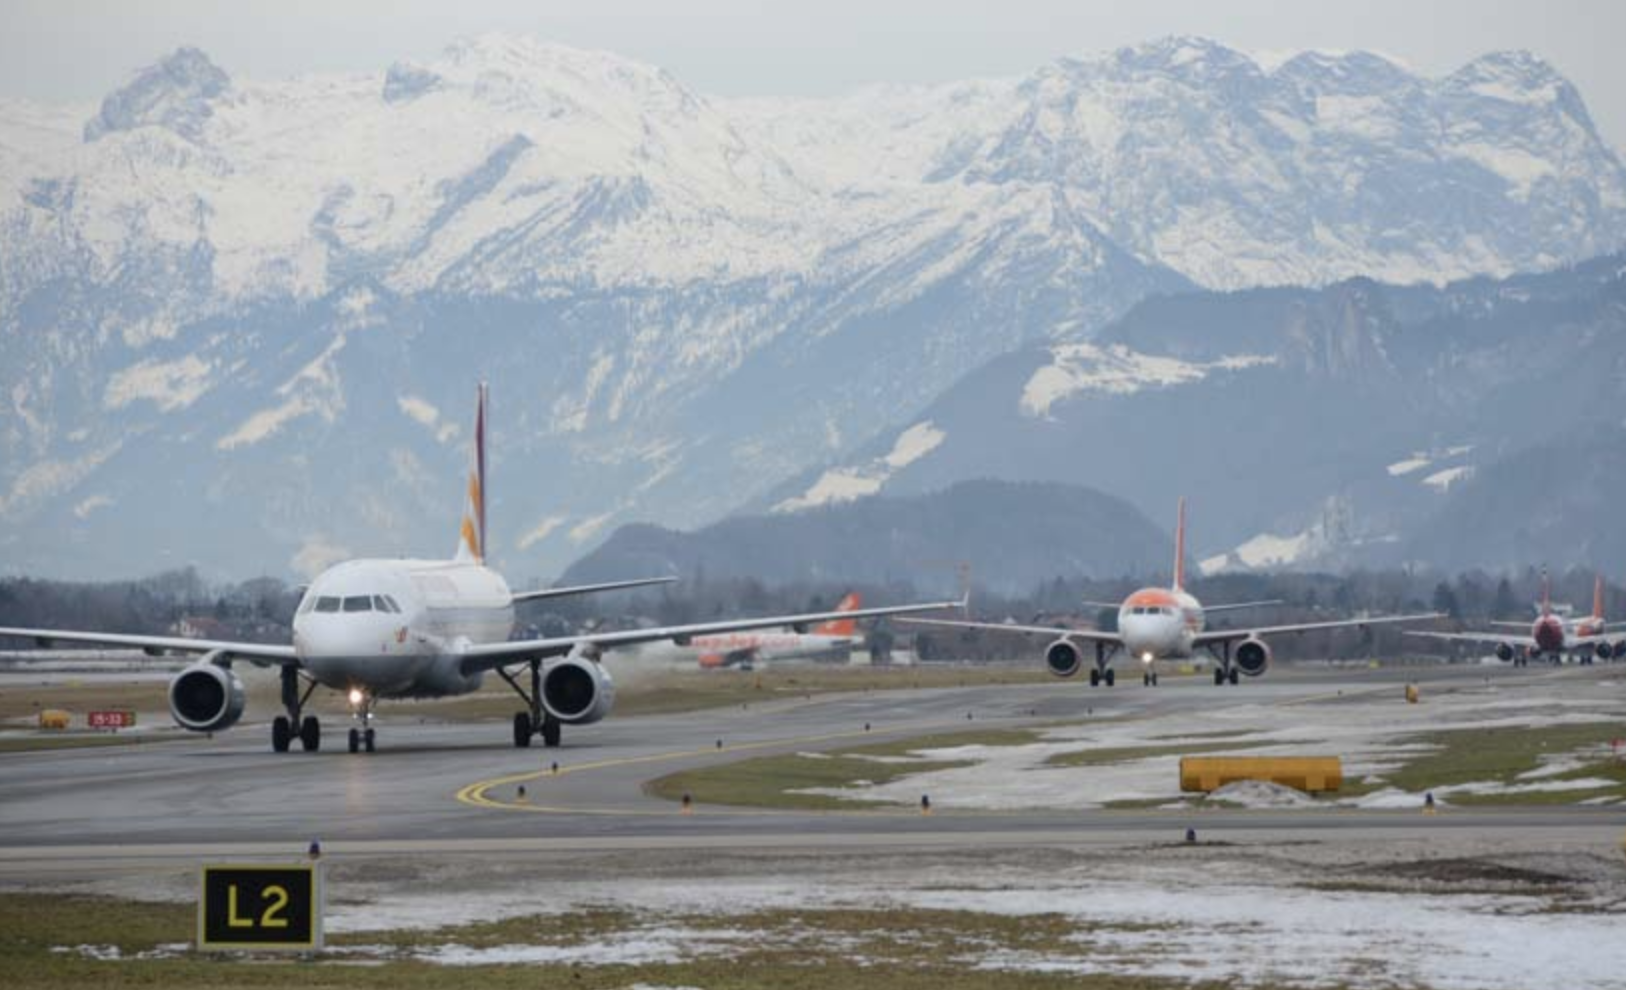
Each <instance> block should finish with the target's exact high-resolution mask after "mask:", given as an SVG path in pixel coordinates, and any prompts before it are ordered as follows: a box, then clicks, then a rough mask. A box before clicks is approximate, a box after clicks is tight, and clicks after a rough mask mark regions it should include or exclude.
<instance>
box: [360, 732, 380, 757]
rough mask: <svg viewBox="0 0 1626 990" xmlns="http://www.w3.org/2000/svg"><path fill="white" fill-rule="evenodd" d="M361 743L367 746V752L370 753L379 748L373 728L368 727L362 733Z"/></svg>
mask: <svg viewBox="0 0 1626 990" xmlns="http://www.w3.org/2000/svg"><path fill="white" fill-rule="evenodd" d="M361 744H362V745H363V746H366V747H367V752H369V753H371V752H374V751H375V750H376V749H377V746H376V744H375V740H374V738H373V730H372V729H368V730H367V731H366V732H363V733H362V734H361Z"/></svg>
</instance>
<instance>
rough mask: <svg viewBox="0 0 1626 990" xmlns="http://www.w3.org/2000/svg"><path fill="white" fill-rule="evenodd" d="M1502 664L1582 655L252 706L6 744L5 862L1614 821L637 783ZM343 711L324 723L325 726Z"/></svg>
mask: <svg viewBox="0 0 1626 990" xmlns="http://www.w3.org/2000/svg"><path fill="white" fill-rule="evenodd" d="M1510 675H1511V676H1515V677H1520V680H1521V681H1523V682H1524V683H1526V684H1527V685H1528V686H1529V687H1530V689H1532V690H1534V689H1536V688H1537V686H1538V685H1539V684H1540V683H1541V682H1542V679H1543V678H1559V679H1562V678H1572V677H1577V676H1591V675H1588V674H1587V673H1586V672H1585V671H1578V670H1564V671H1558V672H1538V673H1533V674H1528V675H1526V674H1525V672H1519V674H1513V672H1511V671H1507V670H1500V669H1491V670H1488V671H1487V670H1482V669H1479V668H1473V669H1463V668H1458V669H1454V670H1453V669H1446V668H1438V669H1424V670H1417V669H1406V670H1368V669H1364V668H1361V669H1348V670H1332V671H1329V670H1313V671H1295V670H1292V669H1288V670H1281V671H1272V672H1271V674H1270V675H1269V676H1267V677H1265V678H1262V679H1260V680H1257V681H1253V682H1249V683H1247V684H1244V685H1242V686H1240V687H1235V688H1232V687H1225V688H1219V687H1215V686H1214V685H1213V684H1212V682H1211V681H1208V680H1207V679H1206V678H1202V677H1189V678H1172V677H1171V678H1166V679H1165V681H1164V684H1163V686H1161V687H1158V688H1154V689H1147V688H1142V687H1140V686H1138V685H1120V686H1119V687H1116V688H1112V689H1093V690H1092V689H1090V688H1089V687H1088V686H1087V685H1082V684H1080V683H1078V682H1057V683H1053V684H1038V685H1024V686H1004V687H978V688H952V689H936V690H908V691H876V692H871V693H865V694H849V695H835V696H822V697H821V696H814V697H813V698H811V699H807V700H799V701H786V702H774V703H769V704H761V705H751V706H748V707H743V708H730V709H718V710H710V711H702V712H695V713H687V714H681V715H666V716H650V717H636V718H617V717H616V716H614V715H612V716H611V717H610V718H609V719H607V720H606V721H604V722H602V723H600V724H598V725H595V726H587V727H580V728H567V730H566V734H565V742H564V745H563V746H562V747H561V748H559V749H557V750H547V749H542V748H536V749H528V750H517V749H514V748H512V747H511V746H510V745H508V742H507V740H508V727H507V725H506V724H505V723H502V722H496V721H487V722H475V723H461V724H416V720H415V719H414V720H412V721H396V722H392V721H391V719H390V710H389V709H387V708H386V709H384V711H383V713H382V716H381V721H380V722H379V751H378V752H377V753H374V754H370V755H368V754H350V753H347V752H344V751H343V750H342V749H339V750H338V751H330V750H324V751H322V752H320V753H314V754H309V753H300V752H294V753H287V754H275V753H272V752H271V751H270V746H269V744H268V741H267V738H266V737H267V735H268V733H267V731H266V729H265V724H264V722H258V723H254V724H248V725H245V726H240V727H238V728H237V729H234V730H233V731H231V732H228V733H223V734H221V735H219V736H217V737H216V738H213V739H195V740H181V741H176V742H166V743H157V744H143V745H140V746H129V747H125V746H114V747H105V748H96V749H84V750H65V751H53V752H35V753H27V754H9V755H5V756H0V794H4V796H5V797H4V801H3V803H0V876H5V875H12V876H19V875H39V874H40V873H41V872H49V871H51V870H53V869H59V870H62V871H66V872H76V871H78V870H83V869H87V868H91V869H94V868H102V867H106V866H108V865H110V864H116V863H125V864H138V863H143V862H145V863H156V862H165V861H169V862H173V860H175V859H177V858H181V859H200V858H206V857H210V856H213V857H217V858H218V857H222V856H273V855H280V856H287V855H290V854H294V853H297V852H301V851H303V850H304V848H305V847H306V845H307V843H309V842H310V841H313V840H319V841H321V842H322V843H323V845H324V848H325V849H326V850H327V851H328V852H329V853H343V854H346V855H356V856H372V855H377V856H389V855H400V854H402V853H412V852H416V853H428V852H434V853H445V854H453V853H459V852H469V853H479V852H506V853H510V854H517V853H525V852H533V853H553V852H561V851H567V850H586V849H593V850H615V849H655V848H693V849H727V848H757V849H773V848H780V849H789V848H802V849H809V850H814V849H821V848H840V847H845V848H853V847H860V846H869V847H877V848H884V847H890V846H910V847H920V848H928V847H943V846H959V847H964V846H968V845H971V846H976V847H984V848H986V847H992V846H1023V845H1047V844H1048V845H1055V844H1089V843H1093V842H1112V843H1121V842H1124V841H1133V840H1134V839H1136V838H1139V839H1140V840H1141V841H1168V842H1174V841H1179V839H1180V838H1181V837H1182V836H1183V833H1184V830H1185V828H1186V827H1188V825H1189V826H1193V827H1196V828H1198V829H1200V830H1201V833H1202V835H1203V836H1204V837H1205V838H1208V837H1215V836H1219V837H1223V838H1225V839H1226V840H1228V841H1249V840H1251V839H1254V838H1257V837H1261V836H1271V837H1273V838H1274V839H1275V840H1282V841H1285V840H1291V839H1294V838H1296V837H1305V836H1314V835H1322V836H1326V835H1330V834H1344V833H1347V834H1351V835H1360V836H1364V837H1371V836H1373V835H1375V834H1378V835H1393V836H1394V837H1395V838H1397V839H1400V838H1407V837H1415V836H1417V835H1419V834H1439V833H1441V832H1451V833H1458V832H1461V833H1462V834H1465V835H1467V834H1472V835H1484V834H1489V833H1495V832H1498V831H1503V830H1525V831H1527V830H1531V829H1543V830H1554V833H1553V834H1554V835H1555V837H1556V836H1558V835H1559V834H1560V833H1565V834H1570V835H1573V836H1574V837H1575V838H1576V839H1577V841H1587V842H1596V841H1608V840H1609V837H1610V836H1614V835H1617V834H1618V833H1619V832H1620V829H1621V826H1622V820H1623V813H1622V810H1621V809H1620V808H1618V807H1614V808H1610V807H1602V808H1577V807H1550V808H1530V809H1508V810H1489V809H1486V810H1467V809H1457V810H1453V811H1452V813H1450V814H1448V815H1439V816H1436V817H1432V818H1429V819H1426V820H1425V819H1423V818H1421V817H1420V816H1419V815H1418V813H1417V812H1415V811H1359V810H1354V809H1348V808H1334V809H1327V810H1320V809H1316V810H1293V811H1215V810H1206V809H1205V810H1203V811H1202V812H1200V813H1193V812H1192V811H1189V810H1179V811H1133V812H1120V811H1083V812H1081V811H1065V810H1016V811H979V810H971V809H958V808H955V807H953V806H952V805H943V804H938V805H937V806H936V807H935V808H934V813H933V814H932V815H931V816H930V817H924V816H922V815H921V814H919V812H918V811H917V810H915V809H913V808H901V807H900V808H897V809H895V810H884V811H859V812H779V811H753V810H748V809H731V808H718V807H704V806H702V807H699V808H697V809H695V811H694V813H693V814H687V815H685V814H680V813H679V809H678V808H677V807H675V806H674V805H673V804H672V803H671V802H668V801H663V800H658V799H655V798H651V797H649V796H647V795H645V794H644V793H643V791H642V785H643V784H644V782H645V781H647V780H649V779H652V778H654V777H657V776H661V775H664V774H667V773H671V772H673V771H677V770H682V769H688V768H693V767H701V766H706V765H709V764H714V763H719V762H726V761H732V760H737V759H742V758H745V757H748V756H757V755H767V754H775V753H794V752H804V751H817V750H824V749H833V748H840V747H845V746H852V745H856V744H859V743H863V742H874V741H883V740H886V739H892V738H900V737H912V736H919V735H925V734H931V733H941V732H950V731H962V730H966V729H978V728H1011V727H1021V726H1032V725H1049V724H1056V723H1061V722H1074V723H1076V722H1080V721H1084V722H1087V721H1090V720H1108V719H1111V720H1120V721H1129V722H1133V721H1134V720H1136V719H1140V718H1147V717H1150V716H1154V715H1156V716H1161V717H1167V716H1170V715H1171V714H1172V715H1179V714H1180V713H1183V712H1197V711H1204V712H1212V711H1214V710H1215V709H1216V708H1220V709H1223V708H1224V707H1226V706H1259V705H1266V706H1272V707H1285V708H1293V709H1302V710H1303V711H1304V712H1305V718H1306V719H1313V718H1314V717H1315V714H1314V713H1315V712H1316V711H1317V709H1318V708H1319V707H1320V706H1335V705H1339V704H1343V703H1346V702H1349V701H1352V700H1356V699H1359V698H1362V697H1365V696H1369V695H1370V694H1371V693H1373V692H1379V693H1382V692H1390V693H1394V694H1397V695H1398V693H1399V692H1400V690H1401V685H1402V684H1403V683H1405V682H1406V681H1408V680H1414V681H1419V682H1421V683H1422V685H1423V688H1424V691H1425V692H1430V693H1439V692H1448V691H1450V690H1452V689H1453V687H1454V686H1457V685H1477V684H1480V683H1481V682H1482V679H1483V678H1484V677H1486V676H1491V677H1498V676H1499V677H1508V676H1510ZM1520 675H1524V676H1522V677H1521V676H1520ZM255 714H259V715H260V716H261V717H262V718H263V717H265V715H266V714H267V713H255ZM866 724H868V726H869V729H868V731H866V729H865V726H866ZM340 728H342V727H341V726H339V725H336V724H331V723H330V724H329V725H327V727H326V732H327V734H328V740H329V742H330V744H331V743H332V742H337V741H338V738H339V731H338V730H339V729H340ZM555 763H557V770H556V769H555V767H554V764H555ZM521 785H524V787H525V788H526V791H527V794H526V797H525V799H524V800H523V801H521V800H520V799H519V797H518V788H519V786H521Z"/></svg>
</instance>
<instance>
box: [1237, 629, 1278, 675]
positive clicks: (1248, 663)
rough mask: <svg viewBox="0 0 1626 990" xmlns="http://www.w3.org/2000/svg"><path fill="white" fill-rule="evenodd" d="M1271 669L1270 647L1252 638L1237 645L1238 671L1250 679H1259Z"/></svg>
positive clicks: (1262, 641)
mask: <svg viewBox="0 0 1626 990" xmlns="http://www.w3.org/2000/svg"><path fill="white" fill-rule="evenodd" d="M1269 668H1270V645H1269V644H1268V643H1266V642H1265V641H1264V640H1262V639H1259V638H1257V637H1254V636H1250V637H1248V638H1247V639H1245V640H1243V641H1242V642H1240V643H1238V644H1236V669H1237V670H1240V671H1242V672H1243V673H1244V674H1246V675H1248V676H1249V677H1258V676H1259V675H1260V674H1263V673H1264V672H1265V671H1266V670H1268V669H1269Z"/></svg>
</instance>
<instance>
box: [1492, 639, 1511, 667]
mask: <svg viewBox="0 0 1626 990" xmlns="http://www.w3.org/2000/svg"><path fill="white" fill-rule="evenodd" d="M1496 659H1498V660H1500V661H1502V662H1503V663H1507V662H1508V661H1509V660H1512V659H1513V644H1512V643H1497V644H1496Z"/></svg>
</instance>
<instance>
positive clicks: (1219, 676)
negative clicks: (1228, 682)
mask: <svg viewBox="0 0 1626 990" xmlns="http://www.w3.org/2000/svg"><path fill="white" fill-rule="evenodd" d="M1224 683H1225V670H1224V669H1223V668H1220V667H1215V668H1214V686H1215V687H1219V686H1220V685H1221V684H1224Z"/></svg>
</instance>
